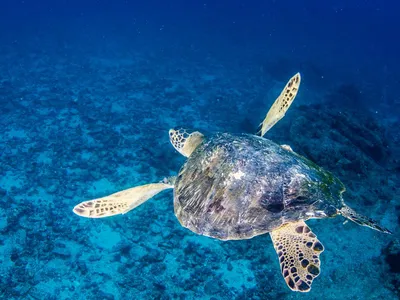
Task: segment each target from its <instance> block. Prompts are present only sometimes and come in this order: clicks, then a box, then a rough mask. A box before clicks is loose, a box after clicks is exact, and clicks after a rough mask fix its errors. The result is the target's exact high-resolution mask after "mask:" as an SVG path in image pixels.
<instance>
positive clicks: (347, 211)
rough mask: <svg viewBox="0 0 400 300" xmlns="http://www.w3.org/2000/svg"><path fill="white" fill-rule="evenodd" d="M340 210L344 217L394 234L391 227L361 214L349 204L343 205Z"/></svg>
mask: <svg viewBox="0 0 400 300" xmlns="http://www.w3.org/2000/svg"><path fill="white" fill-rule="evenodd" d="M339 212H340V213H341V215H342V216H343V217H345V218H347V219H349V220H351V221H353V222H354V223H357V224H358V225H361V226H367V227H369V228H372V229H375V230H378V231H381V232H384V233H390V234H392V232H391V231H390V230H389V229H386V228H385V227H382V226H381V225H379V224H378V223H377V222H376V221H374V220H372V219H370V218H368V217H366V216H363V215H360V214H359V213H357V212H355V211H354V210H353V209H351V208H350V207H348V206H347V205H345V206H343V208H342V209H340V211H339Z"/></svg>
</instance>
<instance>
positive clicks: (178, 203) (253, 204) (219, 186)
mask: <svg viewBox="0 0 400 300" xmlns="http://www.w3.org/2000/svg"><path fill="white" fill-rule="evenodd" d="M343 191H344V186H343V184H342V183H341V182H340V181H339V180H338V179H336V178H335V177H333V176H332V175H331V174H330V173H328V172H326V171H325V170H323V169H322V168H320V167H318V166H317V165H315V164H314V163H312V162H311V161H309V160H307V159H306V158H304V157H302V156H300V155H298V154H296V153H294V152H293V151H290V150H286V149H284V148H282V147H281V146H279V145H277V144H276V143H274V142H272V141H270V140H267V139H265V138H261V137H259V136H254V135H248V134H240V135H234V134H229V133H219V134H215V135H213V136H211V137H210V138H208V139H206V140H205V141H204V142H203V143H202V144H201V145H199V146H198V148H197V149H196V150H195V151H194V152H193V153H192V154H191V156H190V157H189V158H188V160H187V162H186V163H185V164H184V165H183V166H182V168H181V170H180V171H179V174H178V176H177V180H176V182H175V188H174V209H175V215H176V216H177V218H178V220H179V221H180V223H181V224H182V226H184V227H186V228H188V229H190V230H192V231H193V232H195V233H197V234H201V235H206V236H210V237H214V238H217V239H221V240H230V239H248V238H252V237H254V236H256V235H259V234H263V233H266V232H270V231H272V230H274V229H276V228H278V227H279V226H281V225H282V224H284V223H287V222H292V221H298V220H300V219H301V220H307V219H309V218H324V217H331V216H332V217H333V216H335V215H336V214H337V209H339V208H341V207H342V206H343V200H342V198H341V194H342V192H343Z"/></svg>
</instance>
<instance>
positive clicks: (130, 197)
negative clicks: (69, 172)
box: [73, 180, 174, 218]
mask: <svg viewBox="0 0 400 300" xmlns="http://www.w3.org/2000/svg"><path fill="white" fill-rule="evenodd" d="M173 187H174V186H173V185H172V184H170V182H169V180H167V181H165V182H163V183H150V184H145V185H141V186H136V187H133V188H130V189H127V190H123V191H120V192H117V193H114V194H111V195H109V196H106V197H103V198H98V199H94V200H90V201H84V202H82V203H79V204H78V205H77V206H75V207H74V209H73V212H74V213H76V214H77V215H78V216H81V217H86V218H105V217H111V216H115V215H118V214H125V213H127V212H128V211H130V210H132V209H134V208H135V207H138V206H139V205H140V204H142V203H144V202H145V201H147V200H149V199H150V198H151V197H153V196H155V195H157V194H158V193H159V192H161V191H163V190H165V189H170V188H173Z"/></svg>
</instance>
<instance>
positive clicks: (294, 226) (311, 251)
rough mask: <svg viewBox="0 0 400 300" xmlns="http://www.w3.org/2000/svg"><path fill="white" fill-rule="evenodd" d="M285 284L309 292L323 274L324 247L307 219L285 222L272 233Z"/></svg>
mask: <svg viewBox="0 0 400 300" xmlns="http://www.w3.org/2000/svg"><path fill="white" fill-rule="evenodd" d="M270 235H271V238H272V242H273V243H274V248H275V250H276V253H277V254H278V257H279V263H280V266H281V271H282V275H283V278H284V279H285V281H286V284H287V285H288V286H289V288H290V289H291V290H293V291H297V292H309V291H310V290H311V284H312V282H313V280H314V278H316V277H317V276H318V275H319V273H320V261H319V255H320V254H321V253H322V251H324V247H323V246H322V244H321V242H320V241H319V240H318V239H317V236H316V235H315V234H314V233H312V231H311V230H310V228H309V227H308V226H307V225H306V223H304V221H298V222H295V223H288V224H285V225H283V226H281V227H279V228H278V229H276V230H274V231H272V232H271V233H270Z"/></svg>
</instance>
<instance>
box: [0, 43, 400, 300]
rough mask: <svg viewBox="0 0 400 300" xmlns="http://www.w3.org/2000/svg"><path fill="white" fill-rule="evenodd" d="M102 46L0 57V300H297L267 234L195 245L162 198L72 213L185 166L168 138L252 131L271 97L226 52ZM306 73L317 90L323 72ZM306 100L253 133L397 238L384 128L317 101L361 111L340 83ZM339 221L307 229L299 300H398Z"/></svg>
mask: <svg viewBox="0 0 400 300" xmlns="http://www.w3.org/2000/svg"><path fill="white" fill-rule="evenodd" d="M102 41H103V40H102V39H100V41H98V42H97V45H98V46H99V49H96V51H94V50H93V49H92V50H91V51H89V50H86V49H84V48H82V49H81V48H80V46H79V43H76V44H73V45H69V46H65V48H63V49H64V50H63V51H62V55H60V53H59V48H58V46H57V45H55V44H54V43H53V42H51V39H48V40H47V39H43V40H42V41H41V43H37V42H35V41H34V40H33V41H31V42H29V39H28V41H26V42H25V43H23V44H20V45H19V44H15V45H13V47H10V49H8V50H7V49H5V48H2V49H1V56H0V62H1V63H0V71H1V73H2V74H4V76H3V78H1V79H0V110H1V116H2V117H1V119H0V126H1V128H2V134H1V136H0V153H1V164H0V172H1V174H2V176H1V178H0V196H1V202H0V215H1V217H0V237H1V238H0V254H1V255H0V262H1V263H0V274H1V275H0V287H1V289H0V297H1V298H3V299H10V300H11V299H213V300H217V299H285V298H287V299H289V298H290V299H300V298H301V295H298V294H293V293H292V292H291V291H289V290H288V289H287V287H286V286H285V283H284V282H283V280H282V278H281V277H282V275H281V274H280V272H279V264H278V261H277V258H276V253H275V252H274V249H273V246H272V244H271V241H270V238H269V237H268V236H260V237H256V238H254V239H251V240H246V241H229V242H220V241H216V240H212V239H209V238H206V237H201V236H196V235H195V234H193V233H191V232H189V231H188V230H186V229H184V228H182V227H181V226H180V225H179V223H178V221H177V220H176V218H175V216H174V213H173V204H172V193H171V192H170V191H168V192H165V193H162V194H160V195H158V196H156V197H155V198H154V199H152V200H151V201H149V202H147V203H145V204H144V205H142V206H141V207H138V208H137V209H136V210H135V211H133V212H130V213H129V214H127V215H123V216H118V217H114V218H109V219H98V220H87V219H81V218H78V217H77V216H75V215H74V214H73V213H72V211H71V210H72V208H73V206H74V205H75V204H77V203H79V202H81V201H83V200H87V199H91V198H96V197H99V196H102V195H105V194H108V193H111V192H115V191H117V190H121V189H124V188H128V187H131V186H133V185H138V184H143V183H146V182H154V181H159V180H161V179H162V178H163V177H164V176H169V175H174V174H176V172H177V171H178V170H179V167H180V166H181V165H182V163H183V162H184V158H183V157H182V156H180V155H179V154H177V153H175V151H174V149H173V148H172V147H171V146H170V145H169V141H168V129H169V128H170V127H174V126H185V127H188V128H194V129H198V130H200V131H202V132H205V133H207V132H213V131H239V132H248V133H250V132H255V131H256V130H257V124H258V122H261V120H262V119H263V117H264V116H265V113H266V112H267V109H268V107H269V106H270V104H271V103H272V101H273V100H274V99H275V97H276V95H277V92H279V91H280V89H281V88H282V87H283V85H284V82H283V81H280V80H281V78H280V77H279V78H273V75H268V73H269V74H281V73H280V72H282V69H281V65H279V64H278V65H276V66H275V67H274V66H273V65H269V66H268V67H266V69H265V70H263V71H260V66H259V62H256V61H255V62H252V61H249V62H246V68H244V67H243V64H244V63H243V62H240V61H239V62H234V60H232V61H233V62H232V61H229V62H228V59H226V60H223V59H221V57H223V56H224V55H226V53H223V54H218V53H217V54H215V53H214V54H209V55H208V54H207V55H206V54H205V53H206V50H204V49H196V51H194V50H193V51H192V52H190V53H189V54H188V53H186V52H185V51H187V50H185V49H182V48H180V47H176V46H174V45H170V46H169V48H168V47H164V48H162V49H161V50H160V47H156V46H157V45H155V44H151V43H150V44H146V43H143V45H142V46H138V48H137V49H135V50H131V49H130V50H129V49H128V50H126V49H125V48H124V47H121V46H119V47H116V46H115V47H116V49H117V50H115V49H114V48H113V47H114V45H108V46H107V45H103V44H102V43H103V42H102ZM139 44H141V43H139ZM166 44H167V43H166ZM44 49H45V50H44ZM124 49H125V50H124ZM235 55H238V54H235ZM272 67H274V68H276V70H270V71H269V70H268V69H267V68H272ZM278 67H279V68H278ZM285 68H286V69H287V70H290V67H289V66H286V67H285ZM308 69H309V70H313V71H312V72H313V74H314V75H312V74H311V75H310V78H313V76H314V78H317V77H318V76H317V75H315V74H317V73H318V72H319V71H318V70H320V69H321V68H318V67H312V66H309V67H308ZM305 70H307V68H306V67H305ZM310 72H311V71H310ZM284 73H285V75H284V77H285V78H282V80H285V79H287V77H288V76H291V75H292V74H291V73H290V74H288V73H287V72H286V71H285V72H284ZM261 75H262V76H264V77H262V79H260V76H261ZM282 76H283V75H282ZM307 81H311V79H309V80H308V79H307V72H306V73H305V74H304V83H303V84H304V86H308V85H309V84H310V86H313V83H312V82H310V83H309V82H307ZM314 85H317V83H315V84H314ZM304 93H305V94H303V95H302V94H300V95H299V98H298V99H296V101H295V104H294V105H293V108H291V109H290V110H289V112H288V114H287V116H286V117H285V118H284V119H283V120H282V121H281V122H280V123H279V125H277V126H276V127H275V128H274V129H273V130H271V132H269V133H268V136H267V137H268V138H270V139H273V140H275V141H277V142H279V143H285V144H289V145H291V146H292V148H293V149H294V150H295V151H296V152H298V153H300V154H303V155H305V156H307V157H309V158H310V159H312V160H313V161H315V162H316V163H318V164H319V165H321V166H323V167H325V168H326V169H328V170H330V171H332V172H333V173H334V174H335V175H337V176H339V177H340V178H341V180H342V181H343V182H344V183H345V185H346V186H347V188H348V190H347V192H346V193H345V198H346V202H347V203H348V204H349V205H352V206H353V207H354V208H355V209H357V210H359V211H360V212H363V213H365V214H367V215H369V216H371V217H373V218H375V219H377V220H380V222H381V223H382V224H383V225H385V226H386V227H389V228H390V229H393V230H394V231H395V233H396V234H398V229H397V228H398V222H399V219H398V218H399V210H398V205H399V201H400V200H399V198H398V189H399V176H398V173H399V169H400V167H399V166H400V164H399V159H398V154H399V153H400V149H399V135H398V134H399V133H398V130H395V129H394V128H397V129H398V128H399V127H398V125H399V123H398V122H399V121H398V119H397V120H396V119H393V118H391V117H389V116H386V117H385V116H380V115H374V114H372V113H370V112H369V111H368V109H362V110H355V109H354V107H352V108H351V107H346V108H345V109H343V107H342V105H341V104H340V105H339V104H338V105H335V106H327V105H325V104H326V102H327V99H328V102H332V101H333V100H332V98H329V97H334V98H335V99H338V98H340V97H342V96H343V94H345V96H346V97H347V98H352V99H353V100H354V99H355V100H356V102H360V101H362V96H360V95H358V94H357V89H355V88H354V87H353V86H342V88H340V89H339V91H338V92H336V93H335V94H334V96H326V94H324V93H320V94H318V93H317V94H318V95H315V99H317V100H315V99H314V101H313V102H314V103H312V104H309V103H308V102H306V99H305V96H304V95H306V94H307V93H306V92H304ZM326 97H328V98H326ZM343 101H347V100H343ZM396 122H397V123H396ZM396 205H397V210H396ZM342 222H343V219H342V218H336V219H330V220H311V221H310V224H311V225H310V226H312V228H313V230H314V231H315V232H316V233H317V234H318V237H319V239H320V240H321V241H322V242H323V243H324V245H325V247H326V251H325V252H324V253H323V255H321V261H322V265H321V267H322V274H321V276H320V277H319V278H318V279H317V280H316V281H315V283H314V286H313V289H312V291H311V294H309V298H310V299H335V297H336V296H335V295H345V296H343V298H342V299H377V298H385V299H393V298H395V297H397V296H398V286H399V279H398V276H399V275H398V273H399V269H398V268H399V266H398V259H399V248H398V245H397V244H395V242H393V241H392V239H393V238H392V237H389V236H387V235H383V234H380V233H378V232H375V231H372V230H368V229H366V228H362V227H359V226H356V225H354V224H350V223H346V224H345V225H342ZM350 241H351V242H350ZM382 254H383V257H381V256H382ZM371 274H374V275H373V276H371ZM354 280H356V281H357V283H358V284H354V283H353V282H354Z"/></svg>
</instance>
